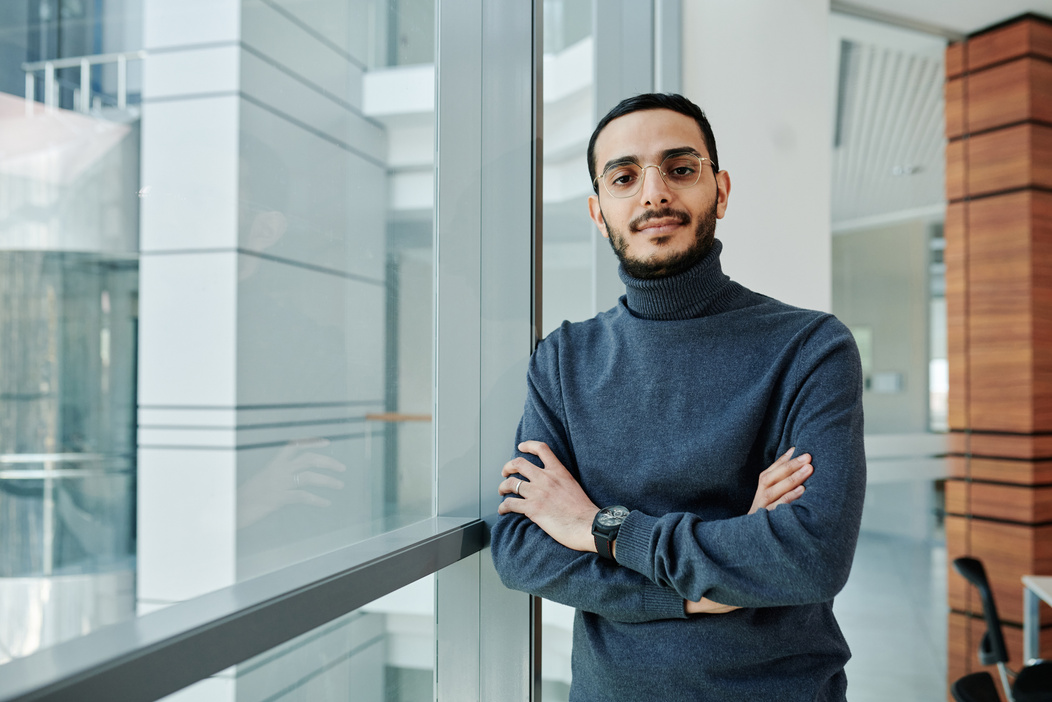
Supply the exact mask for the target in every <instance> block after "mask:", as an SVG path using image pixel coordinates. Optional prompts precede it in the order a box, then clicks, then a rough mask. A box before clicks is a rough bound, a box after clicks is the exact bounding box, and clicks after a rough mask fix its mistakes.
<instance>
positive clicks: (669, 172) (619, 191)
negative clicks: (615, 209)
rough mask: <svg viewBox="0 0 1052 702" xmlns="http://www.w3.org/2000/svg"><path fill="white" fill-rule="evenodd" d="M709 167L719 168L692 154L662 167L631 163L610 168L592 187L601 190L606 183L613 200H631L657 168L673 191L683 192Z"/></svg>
mask: <svg viewBox="0 0 1052 702" xmlns="http://www.w3.org/2000/svg"><path fill="white" fill-rule="evenodd" d="M705 164H708V165H709V166H712V169H713V171H715V170H716V164H714V163H713V162H712V159H710V158H708V157H706V156H695V155H694V154H690V153H679V154H670V155H669V156H666V157H665V160H664V161H662V162H661V165H658V166H655V165H653V164H651V165H649V166H640V165H639V164H638V163H633V162H632V161H625V162H624V163H617V164H614V165H613V166H610V167H609V168H607V169H606V170H605V171H603V173H602V175H599V176H596V177H595V180H594V181H592V184H593V185H595V187H596V188H598V187H599V186H598V184H597V183H598V181H600V180H601V181H603V187H604V188H606V192H608V193H610V195H612V196H613V197H617V198H624V197H632V196H633V195H635V194H636V193H638V192H639V189H640V188H641V187H643V178H644V177H646V170H647V169H648V168H656V169H657V170H658V173H660V174H661V178H662V179H663V180H664V181H665V183H666V184H667V185H668V187H670V188H672V189H673V190H683V189H685V188H689V187H691V186H693V185H696V184H697V182H698V180H699V179H700V178H701V168H702V166H703V165H705Z"/></svg>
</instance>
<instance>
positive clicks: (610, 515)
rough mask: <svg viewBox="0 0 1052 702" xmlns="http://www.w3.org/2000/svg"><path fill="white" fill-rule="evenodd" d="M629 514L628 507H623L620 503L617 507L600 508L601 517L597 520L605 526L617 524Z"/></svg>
mask: <svg viewBox="0 0 1052 702" xmlns="http://www.w3.org/2000/svg"><path fill="white" fill-rule="evenodd" d="M627 516H628V509H627V508H626V507H621V506H620V505H618V506H616V507H604V508H603V509H601V510H599V518H598V519H596V522H598V523H599V524H600V525H601V526H605V527H610V526H617V525H619V524H620V523H621V522H623V521H625V517H627Z"/></svg>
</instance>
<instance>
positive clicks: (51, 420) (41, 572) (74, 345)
mask: <svg viewBox="0 0 1052 702" xmlns="http://www.w3.org/2000/svg"><path fill="white" fill-rule="evenodd" d="M137 284H138V264H137V262H136V261H135V259H134V258H125V257H119V256H102V255H96V254H73V253H63V252H27V251H6V252H0V663H2V662H4V661H6V660H9V659H10V658H14V657H19V656H23V655H27V654H29V653H32V652H33V651H35V650H36V649H37V648H39V647H41V646H47V645H50V644H53V643H56V642H58V641H60V640H63V639H67V638H70V637H71V636H75V635H77V634H80V633H84V632H85V631H86V630H90V629H92V628H95V627H98V626H101V625H103V624H107V623H110V622H113V621H117V620H119V619H122V618H125V617H128V616H130V615H131V613H132V611H133V604H134V602H133V594H134V593H133V587H134V582H133V576H132V574H133V573H134V567H135V566H134V563H135V443H134V441H135V434H134V432H135V382H134V381H135V332H136V319H135V315H136V311H135V308H136V301H137V300H136V298H137Z"/></svg>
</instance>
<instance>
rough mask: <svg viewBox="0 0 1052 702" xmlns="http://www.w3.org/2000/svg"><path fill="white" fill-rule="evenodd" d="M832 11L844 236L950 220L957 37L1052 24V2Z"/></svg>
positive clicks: (837, 205) (948, 1)
mask: <svg viewBox="0 0 1052 702" xmlns="http://www.w3.org/2000/svg"><path fill="white" fill-rule="evenodd" d="M830 6H831V9H832V10H833V13H832V14H831V15H830V44H831V45H830V48H831V51H832V56H833V57H834V60H833V66H832V67H833V69H834V75H833V76H832V80H833V95H834V96H835V97H836V104H835V105H834V111H835V112H834V116H833V123H834V128H835V131H836V141H835V143H834V147H833V161H832V166H833V184H832V185H833V187H832V221H833V228H834V231H837V232H847V231H852V230H855V229H860V228H866V227H869V226H875V225H877V224H878V223H885V222H887V221H897V220H902V219H916V218H924V219H928V218H932V217H935V218H938V217H940V216H941V212H942V208H943V207H944V204H945V194H944V178H945V175H944V173H945V167H944V164H945V144H946V138H945V136H944V128H943V121H944V118H943V108H944V105H943V73H944V69H943V52H944V49H945V46H946V40H947V36H948V35H950V34H957V35H958V36H960V35H967V34H971V33H974V32H977V31H980V30H982V29H985V28H987V27H989V26H991V25H994V24H998V23H1000V22H1002V21H1004V20H1006V19H1011V18H1013V17H1017V16H1019V15H1021V14H1025V13H1027V12H1035V13H1038V14H1043V15H1047V16H1048V17H1050V18H1052V0H1040V1H1039V2H1034V1H1033V0H1029V1H1025V0H831V2H830ZM838 10H839V11H838ZM845 12H846V13H847V14H845ZM867 18H868V19H867ZM872 20H877V21H872ZM889 23H890V24H889ZM904 26H909V27H912V28H913V30H922V31H912V30H910V29H904V28H903V27H904ZM929 32H936V33H937V34H938V35H936V34H931V33H929Z"/></svg>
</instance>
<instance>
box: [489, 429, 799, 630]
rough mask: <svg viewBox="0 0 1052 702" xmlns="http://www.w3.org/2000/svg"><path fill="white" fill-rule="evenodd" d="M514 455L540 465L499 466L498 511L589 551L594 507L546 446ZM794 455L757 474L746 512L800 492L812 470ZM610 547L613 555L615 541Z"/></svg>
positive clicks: (695, 604)
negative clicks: (525, 455)
mask: <svg viewBox="0 0 1052 702" xmlns="http://www.w3.org/2000/svg"><path fill="white" fill-rule="evenodd" d="M519 451H521V452H523V453H528V454H532V455H534V456H537V458H539V459H540V460H541V462H542V463H543V465H544V467H543V468H538V467H537V466H535V465H534V464H533V463H531V462H530V461H528V460H526V459H525V458H522V457H519V458H513V459H512V460H510V461H508V462H507V463H505V464H504V467H503V469H502V470H501V475H503V476H504V478H505V479H504V480H503V481H502V482H501V483H500V486H499V488H498V491H499V493H500V494H501V495H502V496H504V497H505V498H506V499H504V501H503V502H501V504H500V507H499V508H498V510H497V511H498V513H499V514H502V515H503V514H509V513H512V512H515V513H518V514H521V515H523V516H525V517H526V518H528V519H529V520H530V521H531V522H533V523H534V524H536V525H537V526H538V527H540V528H541V530H543V531H544V533H546V534H547V535H548V536H550V537H551V538H553V539H554V540H555V541H557V542H559V543H560V544H562V545H563V546H565V547H566V548H568V549H571V550H573V551H580V552H582V553H595V552H596V550H595V540H594V538H593V537H592V520H593V519H594V518H595V515H596V514H597V513H598V512H599V507H598V506H597V505H596V504H595V503H594V502H592V500H591V499H589V497H588V495H586V494H585V491H584V489H583V488H581V485H580V484H579V483H578V482H577V481H576V480H575V479H574V477H573V475H571V474H570V471H568V470H567V469H566V467H565V466H564V465H563V464H562V462H561V461H560V460H559V459H558V457H557V456H556V455H555V453H554V452H552V450H551V449H550V448H549V447H548V445H547V444H545V443H544V442H542V441H523V442H522V443H520V444H519ZM794 451H795V449H789V450H788V451H787V452H785V453H783V454H782V455H781V456H779V457H778V460H776V461H775V462H774V463H773V464H771V466H770V467H768V468H767V469H766V470H765V471H763V472H762V473H760V477H759V481H758V485H757V488H756V495H755V496H754V497H753V502H752V507H751V508H750V509H749V512H748V513H749V514H753V513H754V512H756V511H757V510H761V509H767V510H773V509H775V508H776V507H777V506H778V505H782V504H789V503H791V502H793V501H794V500H796V499H798V498H799V497H800V496H801V495H803V494H804V490H805V487H804V481H806V480H807V478H808V476H810V475H811V473H812V472H814V466H812V465H811V456H810V455H809V454H806V453H804V454H801V455H799V456H796V457H793V452H794ZM510 495H515V497H509V496H510ZM613 548H614V555H615V556H616V555H617V542H616V541H615V542H614V546H613ZM734 609H738V608H737V607H734V606H731V605H723V604H720V603H718V602H713V601H712V600H710V599H708V598H705V597H703V598H701V599H700V600H698V601H692V600H686V599H685V600H684V612H685V613H687V614H722V613H724V612H729V611H731V610H734Z"/></svg>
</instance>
